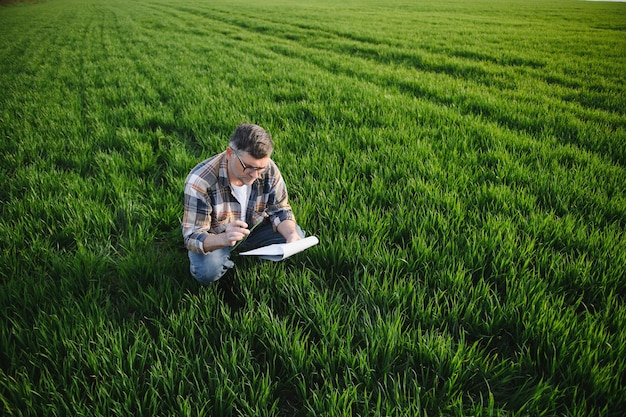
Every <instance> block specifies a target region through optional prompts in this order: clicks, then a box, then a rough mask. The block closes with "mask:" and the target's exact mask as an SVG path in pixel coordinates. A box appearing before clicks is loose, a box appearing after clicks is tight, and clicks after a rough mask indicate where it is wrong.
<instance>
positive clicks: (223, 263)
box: [189, 220, 305, 285]
mask: <svg viewBox="0 0 626 417" xmlns="http://www.w3.org/2000/svg"><path fill="white" fill-rule="evenodd" d="M297 230H298V234H299V235H300V237H302V238H304V236H305V232H304V231H303V230H302V229H301V228H300V226H297ZM274 243H285V238H284V237H283V235H281V234H280V233H278V232H275V231H274V230H273V228H272V224H271V223H270V222H269V221H267V220H266V221H264V223H263V224H262V225H260V226H259V227H258V228H257V229H255V230H254V231H253V232H252V233H251V234H250V235H248V238H247V239H246V240H245V241H244V242H243V243H242V244H241V245H240V246H239V247H238V248H237V251H238V252H239V251H241V252H244V251H247V250H252V249H256V248H260V247H261V246H266V245H272V244H274ZM231 252H232V248H231V247H230V246H227V247H225V248H221V249H216V250H214V251H212V252H209V253H207V254H206V255H203V254H200V253H195V252H192V251H189V271H190V272H191V275H192V276H193V277H194V278H195V279H196V280H197V281H198V282H200V283H201V284H203V285H209V284H210V283H212V282H215V281H217V280H218V279H220V278H221V277H222V276H223V275H224V274H225V273H226V272H228V270H229V269H231V268H232V267H233V266H235V263H234V262H233V261H231V260H230V254H231Z"/></svg>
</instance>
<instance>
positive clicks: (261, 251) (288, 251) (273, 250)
mask: <svg viewBox="0 0 626 417" xmlns="http://www.w3.org/2000/svg"><path fill="white" fill-rule="evenodd" d="M318 243H319V239H318V238H317V237H315V236H309V237H307V238H304V239H300V240H298V241H296V242H292V243H275V244H273V245H268V246H263V247H262V248H258V249H253V250H249V251H247V252H241V253H240V254H239V255H247V256H259V257H260V258H262V259H267V260H270V261H275V262H276V261H281V260H283V259H285V258H288V257H290V256H291V255H295V254H296V253H298V252H302V251H303V250H305V249H308V248H310V247H311V246H315V245H317V244H318Z"/></svg>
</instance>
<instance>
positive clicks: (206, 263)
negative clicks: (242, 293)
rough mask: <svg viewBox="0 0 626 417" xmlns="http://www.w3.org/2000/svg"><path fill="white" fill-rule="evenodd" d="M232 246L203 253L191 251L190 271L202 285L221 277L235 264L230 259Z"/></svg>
mask: <svg viewBox="0 0 626 417" xmlns="http://www.w3.org/2000/svg"><path fill="white" fill-rule="evenodd" d="M229 256H230V248H223V249H218V250H216V251H213V252H211V253H209V254H206V255H202V254H198V253H195V252H191V251H190V252H189V271H190V272H191V275H192V276H193V277H194V278H195V279H196V280H197V281H198V282H199V283H201V284H202V285H209V284H211V283H212V282H215V281H217V280H218V279H220V278H221V277H222V276H224V274H225V273H226V272H228V270H229V269H230V268H232V267H233V266H234V265H235V264H234V263H233V261H231V260H230V257H229Z"/></svg>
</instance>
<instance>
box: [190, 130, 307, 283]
mask: <svg viewBox="0 0 626 417" xmlns="http://www.w3.org/2000/svg"><path fill="white" fill-rule="evenodd" d="M273 150H274V143H273V142H272V138H271V136H270V134H269V133H268V132H266V131H265V130H264V129H263V128H262V127H260V126H257V125H254V124H247V123H245V124H241V125H239V126H237V129H235V132H234V133H233V135H232V136H231V138H230V142H229V144H228V147H227V148H226V150H225V151H224V152H222V153H220V154H218V155H215V156H213V157H211V158H209V159H207V160H205V161H203V162H201V163H199V164H198V165H197V166H196V167H195V168H194V169H193V170H191V172H190V173H189V175H188V176H187V179H186V180H185V213H184V217H183V237H184V242H185V246H186V247H187V249H188V251H189V262H190V271H191V275H193V277H194V278H195V279H196V280H198V281H199V282H200V283H202V284H204V285H207V284H210V283H211V282H213V281H216V280H218V279H220V278H221V277H222V276H223V275H224V274H225V273H226V272H227V271H228V269H230V268H232V267H233V266H234V263H233V262H232V261H231V260H230V254H231V251H232V250H233V247H234V246H235V245H236V244H237V242H239V241H241V240H242V239H244V238H246V240H245V241H244V242H243V243H242V244H241V245H240V246H239V247H238V250H239V249H240V250H244V249H245V250H250V249H254V248H257V247H261V246H265V245H270V244H273V243H285V242H295V241H297V240H300V239H302V238H303V237H304V232H303V231H302V229H300V227H299V226H298V225H297V224H296V220H295V217H294V215H293V213H292V211H291V207H290V206H289V203H288V200H287V188H286V186H285V183H284V181H283V178H282V175H281V174H280V171H279V170H278V168H277V167H276V165H275V164H274V162H273V161H272V160H271V159H270V157H271V155H272V151H273ZM259 223H260V224H259ZM255 226H258V227H255ZM253 227H254V231H252V233H251V232H250V229H251V228H253ZM248 235H249V236H248Z"/></svg>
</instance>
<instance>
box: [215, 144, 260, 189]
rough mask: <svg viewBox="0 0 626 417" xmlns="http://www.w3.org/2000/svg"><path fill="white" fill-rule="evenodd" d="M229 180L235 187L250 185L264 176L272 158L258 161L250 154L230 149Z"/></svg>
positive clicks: (228, 153) (228, 150)
mask: <svg viewBox="0 0 626 417" xmlns="http://www.w3.org/2000/svg"><path fill="white" fill-rule="evenodd" d="M226 155H227V157H228V178H229V179H230V182H231V183H233V184H234V185H237V186H239V185H244V184H245V185H250V184H252V183H253V182H254V181H256V179H257V178H259V177H260V176H262V175H263V173H264V172H265V171H266V170H267V167H268V166H269V163H270V157H269V156H267V157H265V158H261V159H256V158H253V157H252V156H251V155H250V154H249V153H248V152H243V151H235V150H234V149H232V148H230V147H228V148H227V149H226Z"/></svg>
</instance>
